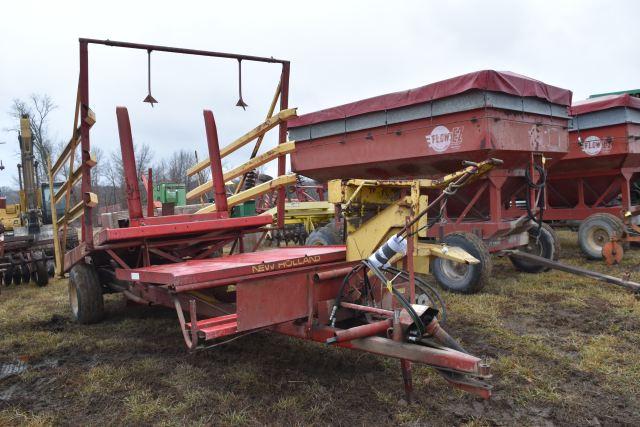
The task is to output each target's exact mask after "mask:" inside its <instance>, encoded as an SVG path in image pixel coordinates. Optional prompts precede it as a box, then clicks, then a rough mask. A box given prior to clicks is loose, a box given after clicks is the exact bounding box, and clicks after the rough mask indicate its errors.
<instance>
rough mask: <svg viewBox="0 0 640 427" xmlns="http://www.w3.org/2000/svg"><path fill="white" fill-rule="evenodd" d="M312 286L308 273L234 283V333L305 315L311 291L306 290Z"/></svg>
mask: <svg viewBox="0 0 640 427" xmlns="http://www.w3.org/2000/svg"><path fill="white" fill-rule="evenodd" d="M313 285H314V283H313V278H312V275H311V274H309V272H298V273H297V274H288V275H286V276H276V277H269V278H265V279H262V280H257V281H256V280H251V281H246V282H240V283H238V285H237V286H236V307H237V308H236V310H237V313H238V332H242V331H248V330H251V329H256V328H261V327H263V326H271V325H276V324H278V323H283V322H287V321H290V320H295V319H299V318H301V317H305V316H307V315H308V314H309V292H313V288H311V289H310V288H309V287H310V286H311V287H313Z"/></svg>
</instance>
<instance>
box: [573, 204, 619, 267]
mask: <svg viewBox="0 0 640 427" xmlns="http://www.w3.org/2000/svg"><path fill="white" fill-rule="evenodd" d="M623 231H624V224H622V221H620V219H619V218H617V217H615V216H614V215H611V214H607V213H599V214H593V215H591V216H589V217H587V219H585V220H584V221H582V223H581V224H580V228H578V244H579V245H580V249H581V250H582V252H583V253H584V254H585V255H586V256H587V258H589V259H602V247H603V246H604V245H605V244H607V243H608V242H609V241H611V239H612V238H619V237H621V236H622V233H623Z"/></svg>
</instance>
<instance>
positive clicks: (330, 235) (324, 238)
mask: <svg viewBox="0 0 640 427" xmlns="http://www.w3.org/2000/svg"><path fill="white" fill-rule="evenodd" d="M343 243H344V242H343V240H342V222H340V223H339V224H336V222H335V221H334V220H331V221H329V223H328V224H326V225H324V226H322V227H319V228H316V229H315V230H313V231H312V232H311V234H309V237H307V240H306V241H305V242H304V244H305V246H332V245H342V244H343Z"/></svg>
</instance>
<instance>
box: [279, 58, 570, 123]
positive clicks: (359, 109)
mask: <svg viewBox="0 0 640 427" xmlns="http://www.w3.org/2000/svg"><path fill="white" fill-rule="evenodd" d="M473 89H479V90H490V91H494V92H503V93H507V94H511V95H517V96H531V97H536V98H540V99H544V100H547V101H549V102H553V103H556V104H561V105H566V106H569V105H571V91H569V90H566V89H561V88H559V87H555V86H551V85H548V84H546V83H543V82H541V81H539V80H535V79H532V78H530V77H526V76H523V75H520V74H516V73H512V72H510V71H493V70H483V71H476V72H473V73H469V74H464V75H462V76H458V77H453V78H451V79H447V80H443V81H440V82H436V83H432V84H428V85H426V86H421V87H419V88H415V89H410V90H404V91H401V92H395V93H389V94H386V95H380V96H375V97H373V98H368V99H363V100H360V101H356V102H352V103H350V104H345V105H340V106H337V107H332V108H327V109H325V110H321V111H317V112H314V113H309V114H304V115H302V116H299V117H297V118H295V119H292V120H289V121H288V126H289V128H294V127H299V126H305V125H309V124H313V123H320V122H326V121H329V120H337V119H344V118H346V117H353V116H357V115H360V114H366V113H371V112H374V111H384V110H388V109H391V108H399V107H405V106H408V105H413V104H419V103H422V102H429V101H433V100H436V99H440V98H446V97H448V96H453V95H458V94H460V93H463V92H466V91H469V90H473Z"/></svg>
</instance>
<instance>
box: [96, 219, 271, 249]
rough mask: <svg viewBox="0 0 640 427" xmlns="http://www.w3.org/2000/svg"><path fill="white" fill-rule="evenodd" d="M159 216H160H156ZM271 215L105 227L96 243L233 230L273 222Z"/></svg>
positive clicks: (97, 237)
mask: <svg viewBox="0 0 640 427" xmlns="http://www.w3.org/2000/svg"><path fill="white" fill-rule="evenodd" d="M156 218H158V217H156ZM272 222H273V218H272V217H271V215H257V216H247V217H240V218H225V219H215V220H208V221H191V222H178V223H167V224H158V225H145V226H138V227H127V228H105V229H103V230H102V231H100V233H98V235H97V236H96V239H95V240H96V245H102V244H104V243H111V242H119V241H123V240H134V239H140V238H147V239H148V238H155V237H178V236H181V235H186V234H194V233H203V232H209V231H216V230H222V231H231V230H233V229H244V228H247V229H251V228H258V227H261V226H264V225H267V224H271V223H272Z"/></svg>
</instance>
